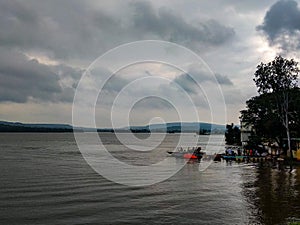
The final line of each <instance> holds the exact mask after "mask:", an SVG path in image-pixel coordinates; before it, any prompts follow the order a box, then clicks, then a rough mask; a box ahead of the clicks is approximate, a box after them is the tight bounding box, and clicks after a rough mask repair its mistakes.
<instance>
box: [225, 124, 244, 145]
mask: <svg viewBox="0 0 300 225" xmlns="http://www.w3.org/2000/svg"><path fill="white" fill-rule="evenodd" d="M225 141H226V144H228V145H240V144H241V130H240V129H239V128H238V127H237V126H234V124H233V123H232V124H227V125H226V132H225Z"/></svg>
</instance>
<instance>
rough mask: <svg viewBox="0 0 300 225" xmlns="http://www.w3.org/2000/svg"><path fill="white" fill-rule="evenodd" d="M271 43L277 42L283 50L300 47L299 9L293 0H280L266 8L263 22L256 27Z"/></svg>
mask: <svg viewBox="0 0 300 225" xmlns="http://www.w3.org/2000/svg"><path fill="white" fill-rule="evenodd" d="M257 30H259V31H262V32H263V33H264V34H265V35H266V36H267V38H268V40H269V42H270V44H271V45H275V44H279V46H280V47H281V48H282V50H284V51H292V50H296V49H299V47H300V38H299V34H300V10H299V8H298V3H297V2H296V1H294V0H281V1H278V2H276V3H275V4H274V5H272V6H271V8H270V9H269V10H268V12H267V13H266V15H265V17H264V22H263V24H261V25H260V26H258V27H257Z"/></svg>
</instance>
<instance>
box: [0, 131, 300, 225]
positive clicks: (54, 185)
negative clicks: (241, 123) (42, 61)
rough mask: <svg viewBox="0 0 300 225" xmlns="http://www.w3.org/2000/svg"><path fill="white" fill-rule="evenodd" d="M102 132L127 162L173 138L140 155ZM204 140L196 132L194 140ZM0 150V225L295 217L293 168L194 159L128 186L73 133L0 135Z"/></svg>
mask: <svg viewBox="0 0 300 225" xmlns="http://www.w3.org/2000/svg"><path fill="white" fill-rule="evenodd" d="M122 135H123V137H124V138H125V139H126V135H127V134H122ZM100 136H101V139H102V140H103V142H104V143H105V144H106V145H107V146H110V147H111V149H113V150H112V154H113V155H114V157H115V158H118V159H119V160H121V161H124V162H125V163H129V164H132V165H143V164H145V165H146V164H147V165H148V164H151V163H156V162H157V161H159V159H160V157H165V155H166V150H169V149H170V148H172V147H173V144H172V143H174V142H176V140H177V138H178V135H176V134H170V135H167V137H166V138H165V141H164V142H163V143H162V144H160V145H159V146H158V147H157V149H156V150H154V151H152V152H146V153H144V154H142V153H137V152H135V151H130V150H128V149H126V148H124V147H123V146H122V144H120V143H119V141H117V139H116V138H114V136H113V134H101V135H100ZM158 137H159V135H158V136H157V138H158ZM139 138H147V135H146V134H144V135H143V134H141V135H139ZM154 138H155V136H154ZM218 138H221V137H218V136H216V140H217V139H218ZM174 140H175V141H174ZM206 141H207V136H203V137H200V141H199V144H200V145H205V142H206ZM127 144H130V145H135V143H134V142H132V141H131V140H130V139H128V143H127ZM0 151H1V157H0V224H51V225H53V224H213V225H216V224H270V225H273V224H288V222H289V221H297V220H299V219H300V170H299V169H295V170H294V171H293V172H292V173H288V172H286V171H282V170H279V169H277V168H271V167H267V166H259V165H255V164H243V163H242V164H236V163H232V164H231V165H230V164H226V163H225V162H219V163H212V164H211V165H210V166H209V167H208V168H207V169H206V170H205V171H203V172H200V171H199V163H198V162H197V161H192V162H190V163H187V164H186V165H185V166H184V167H183V168H182V169H181V170H180V171H179V172H178V173H176V174H175V175H174V176H172V177H171V178H169V179H167V180H165V181H163V182H160V183H156V184H153V185H150V186H146V187H132V186H126V185H121V184H117V183H114V182H112V181H109V180H107V179H105V178H103V177H102V176H100V175H99V174H98V173H96V172H95V171H94V170H93V169H92V168H91V167H90V166H89V165H88V164H87V163H86V161H85V160H84V158H83V156H82V155H81V153H80V151H79V150H78V147H77V145H76V142H75V139H74V136H73V134H37V133H30V134H0ZM133 159H134V160H133ZM146 162H147V163H146ZM168 162H169V163H170V165H171V164H172V163H176V159H175V158H171V159H169V161H168ZM200 164H201V163H200Z"/></svg>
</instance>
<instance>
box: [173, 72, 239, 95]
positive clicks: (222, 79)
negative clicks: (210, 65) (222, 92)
mask: <svg viewBox="0 0 300 225" xmlns="http://www.w3.org/2000/svg"><path fill="white" fill-rule="evenodd" d="M191 73H192V74H193V75H194V76H197V77H199V81H200V82H201V83H202V82H206V81H210V82H215V80H214V79H216V80H217V82H218V84H220V85H222V86H223V85H228V86H231V85H233V83H232V82H231V80H230V79H229V78H228V77H226V76H223V75H221V74H215V78H214V77H212V76H211V75H209V74H206V73H203V72H196V71H193V72H191ZM174 82H176V83H177V84H178V85H179V86H180V87H181V88H183V89H184V90H185V91H186V92H187V93H190V94H198V93H199V89H200V87H199V85H198V84H197V83H196V81H195V80H194V79H193V78H192V77H191V76H190V75H189V74H182V75H179V76H178V77H176V78H175V79H174Z"/></svg>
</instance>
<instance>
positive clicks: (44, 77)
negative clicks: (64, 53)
mask: <svg viewBox="0 0 300 225" xmlns="http://www.w3.org/2000/svg"><path fill="white" fill-rule="evenodd" d="M59 68H60V70H58V67H57V66H47V65H44V64H41V63H39V62H38V61H37V60H29V59H28V58H27V57H26V56H25V55H23V54H21V53H20V52H16V51H9V50H5V49H1V51H0V101H2V102H3V101H9V102H17V103H24V102H27V101H28V100H29V99H32V100H42V101H52V102H60V101H68V102H70V101H72V99H73V96H74V94H73V93H74V89H73V88H71V87H69V86H68V85H67V84H65V85H64V84H63V83H61V80H60V76H62V77H64V78H66V77H67V76H70V74H74V73H78V71H76V70H73V71H71V69H70V68H69V67H67V66H62V65H61V66H59ZM66 68H68V70H66ZM55 71H56V72H55ZM72 76H73V75H72ZM70 86H72V82H71V83H70Z"/></svg>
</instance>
